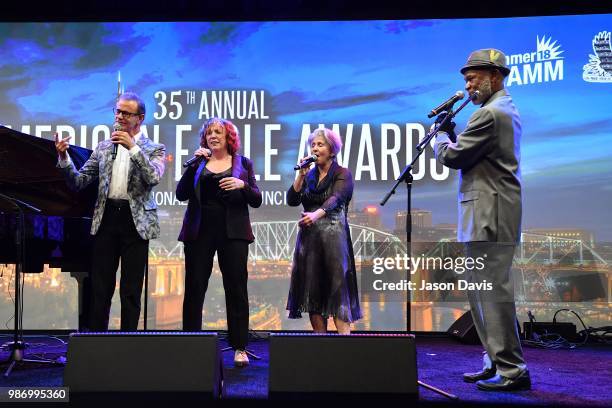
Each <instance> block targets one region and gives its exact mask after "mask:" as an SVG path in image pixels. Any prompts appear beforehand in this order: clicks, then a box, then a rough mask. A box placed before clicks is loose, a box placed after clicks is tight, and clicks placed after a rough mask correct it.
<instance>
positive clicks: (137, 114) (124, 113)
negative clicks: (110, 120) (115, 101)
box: [113, 108, 142, 118]
mask: <svg viewBox="0 0 612 408" xmlns="http://www.w3.org/2000/svg"><path fill="white" fill-rule="evenodd" d="M113 113H114V114H115V116H119V114H121V116H123V117H124V118H131V117H134V116H140V115H142V113H138V112H136V113H132V112H126V111H124V110H121V109H117V108H113Z"/></svg>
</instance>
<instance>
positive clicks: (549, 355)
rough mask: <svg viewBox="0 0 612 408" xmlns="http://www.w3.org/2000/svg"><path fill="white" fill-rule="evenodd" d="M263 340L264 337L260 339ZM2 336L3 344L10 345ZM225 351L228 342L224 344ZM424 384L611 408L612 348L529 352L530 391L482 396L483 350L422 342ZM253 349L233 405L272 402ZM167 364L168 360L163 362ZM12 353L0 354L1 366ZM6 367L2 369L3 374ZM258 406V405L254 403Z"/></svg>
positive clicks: (46, 374)
mask: <svg viewBox="0 0 612 408" xmlns="http://www.w3.org/2000/svg"><path fill="white" fill-rule="evenodd" d="M257 337H259V336H257ZM67 339H68V336H55V338H53V337H44V336H36V337H30V336H27V337H26V342H27V343H29V345H30V348H29V349H28V350H27V352H26V355H27V356H44V357H46V358H56V357H61V356H65V352H66V345H65V344H64V343H63V342H62V341H64V342H65V341H67ZM10 340H11V338H10V336H8V335H6V336H1V337H0V341H1V343H4V342H7V341H10ZM221 343H222V344H221V345H222V346H223V347H225V345H226V343H225V341H224V340H222V342H221ZM416 343H417V361H418V375H419V379H420V380H421V381H423V382H425V383H427V384H430V385H433V386H435V387H437V388H440V389H442V390H445V391H447V392H450V393H453V394H456V395H457V396H458V397H459V401H458V402H453V401H450V400H448V399H446V398H445V397H442V396H440V395H438V394H436V393H433V392H431V391H429V390H427V389H424V388H422V387H421V388H420V390H419V394H420V395H419V403H418V405H419V406H429V405H440V404H444V405H447V404H448V405H449V406H454V405H455V404H456V405H460V404H461V405H498V404H499V405H506V404H507V405H537V406H579V407H610V406H612V391H611V390H612V346H610V345H607V346H606V345H600V344H589V345H586V346H584V347H581V348H578V349H574V350H543V349H536V348H529V347H526V348H525V349H524V350H525V358H526V360H527V364H528V367H529V370H530V373H531V378H532V382H533V389H532V390H531V391H521V392H511V393H491V392H483V391H478V390H477V389H476V386H475V385H474V384H468V383H464V382H463V381H462V379H461V374H462V373H463V372H464V371H476V370H478V369H479V368H480V361H481V347H480V346H473V345H464V344H460V343H457V342H456V341H454V340H452V339H449V338H447V337H435V336H429V335H423V336H417V342H416ZM249 349H250V350H252V351H253V352H254V353H256V354H259V355H260V356H261V357H262V359H261V360H259V361H257V360H255V359H251V365H250V366H249V367H247V368H234V367H233V353H231V352H226V353H224V354H223V362H224V370H225V371H224V378H225V382H224V384H225V393H226V398H228V399H243V400H244V399H247V400H251V399H255V400H264V399H266V398H267V396H268V362H269V358H268V357H269V355H268V340H267V339H266V338H252V339H251V341H250V344H249ZM158 357H159V359H160V360H163V358H164V356H163V355H160V356H158ZM7 358H8V353H7V352H6V351H5V350H1V351H0V359H1V361H3V362H4V361H6V360H7ZM5 370H6V364H2V372H3V373H4V371H5ZM63 371H64V368H63V366H44V365H37V364H24V365H22V366H19V367H17V368H16V369H15V370H14V371H13V373H12V374H11V375H10V376H9V377H8V378H5V377H0V387H42V386H55V387H57V386H61V385H62V378H63ZM252 402H256V401H252Z"/></svg>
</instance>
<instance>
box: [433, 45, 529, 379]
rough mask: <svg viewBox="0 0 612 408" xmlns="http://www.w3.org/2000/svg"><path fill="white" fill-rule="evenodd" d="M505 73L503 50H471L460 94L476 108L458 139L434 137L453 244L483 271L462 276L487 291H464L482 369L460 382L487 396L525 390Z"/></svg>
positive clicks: (514, 172) (517, 208)
mask: <svg viewBox="0 0 612 408" xmlns="http://www.w3.org/2000/svg"><path fill="white" fill-rule="evenodd" d="M509 72H510V70H509V69H508V66H507V65H506V57H505V55H504V53H503V52H501V51H499V50H496V49H483V50H477V51H474V52H472V53H471V54H470V56H469V57H468V60H467V63H466V64H465V66H464V67H463V68H461V73H462V74H463V76H464V79H465V89H466V90H467V91H468V93H469V95H470V96H471V97H472V98H473V99H472V100H473V103H474V104H475V105H481V107H480V109H477V110H476V111H475V112H474V114H473V115H472V116H471V117H470V119H469V122H468V124H467V127H466V128H465V130H464V131H463V133H461V134H459V135H458V136H455V135H454V132H453V128H454V124H453V123H450V124H448V125H446V126H444V127H445V128H444V129H441V130H442V132H440V133H438V137H437V138H436V143H435V146H434V150H435V154H436V159H437V160H438V161H439V162H440V163H442V164H443V165H445V166H447V167H450V168H452V169H458V170H459V179H460V181H459V196H458V201H459V223H458V224H459V225H458V227H457V235H458V241H460V242H463V243H465V249H466V256H468V257H473V258H477V257H482V258H483V259H484V265H485V268H484V269H482V270H478V269H473V270H471V271H469V274H468V276H467V278H468V280H470V281H471V282H474V283H482V282H484V281H486V282H488V283H491V284H492V290H488V291H487V290H484V289H483V290H468V299H469V303H470V309H471V313H472V318H473V320H474V325H475V326H476V330H477V332H478V336H479V337H480V341H481V342H482V344H483V346H484V349H485V353H484V364H483V369H482V371H479V372H476V373H466V374H464V375H463V379H464V380H465V381H467V382H475V383H476V385H477V386H478V388H479V389H481V390H487V391H511V390H525V389H530V388H531V380H530V377H529V371H528V370H527V366H526V364H525V360H524V359H523V351H522V349H521V343H520V340H519V335H518V330H517V324H516V309H515V303H514V283H513V280H512V275H511V268H512V258H513V256H514V250H515V248H516V245H517V243H518V242H519V240H520V234H521V213H522V210H521V178H520V168H519V160H520V140H521V120H520V117H519V114H518V111H517V110H516V107H515V106H514V103H513V102H512V98H511V97H510V95H509V94H508V92H507V91H506V90H505V89H504V78H505V77H506V76H507V75H508V73H509Z"/></svg>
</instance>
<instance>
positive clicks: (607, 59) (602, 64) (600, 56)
mask: <svg viewBox="0 0 612 408" xmlns="http://www.w3.org/2000/svg"><path fill="white" fill-rule="evenodd" d="M593 52H594V53H595V54H589V63H588V64H586V65H585V66H584V67H583V72H582V79H584V80H585V81H587V82H612V45H611V44H610V32H609V31H601V32H600V33H598V34H597V35H596V36H595V37H594V38H593Z"/></svg>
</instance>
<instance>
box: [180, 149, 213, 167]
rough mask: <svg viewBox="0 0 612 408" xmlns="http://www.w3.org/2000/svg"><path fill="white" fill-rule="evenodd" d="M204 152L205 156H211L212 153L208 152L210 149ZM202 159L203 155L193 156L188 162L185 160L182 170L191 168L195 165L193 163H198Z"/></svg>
mask: <svg viewBox="0 0 612 408" xmlns="http://www.w3.org/2000/svg"><path fill="white" fill-rule="evenodd" d="M206 150H208V152H207V155H211V154H212V152H211V151H210V149H206ZM202 159H204V156H203V155H202V156H193V157H192V158H191V159H189V160H187V161H186V162H185V163H183V167H184V168H187V167H189V166H191V165H192V164H193V163H195V162H199V161H201V160H202Z"/></svg>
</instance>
